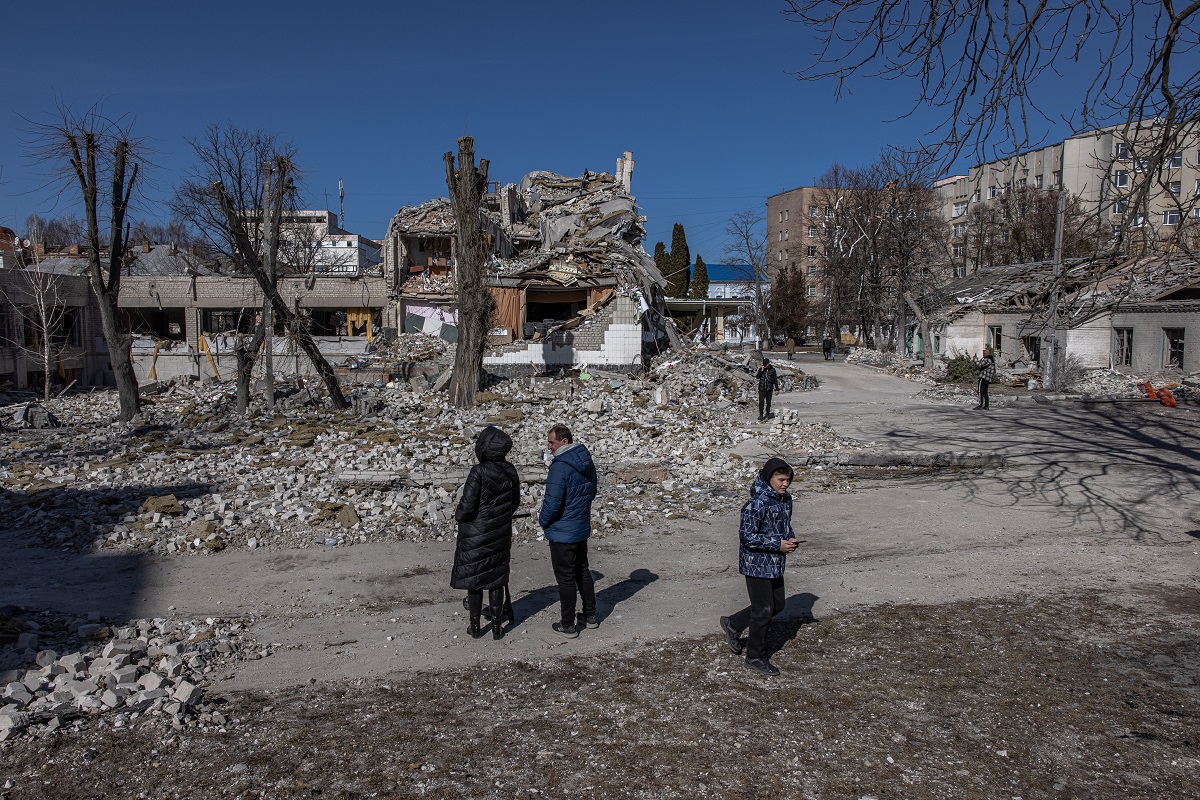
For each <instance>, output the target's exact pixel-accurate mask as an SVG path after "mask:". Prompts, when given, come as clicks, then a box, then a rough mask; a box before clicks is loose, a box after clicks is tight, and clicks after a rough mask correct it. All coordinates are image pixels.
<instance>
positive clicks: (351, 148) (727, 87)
mask: <svg viewBox="0 0 1200 800" xmlns="http://www.w3.org/2000/svg"><path fill="white" fill-rule="evenodd" d="M781 9H782V5H781V4H780V3H778V2H774V1H771V2H746V3H729V2H712V1H710V0H692V1H691V2H674V1H673V0H672V1H671V2H657V3H652V2H629V1H628V0H610V1H609V2H606V3H588V4H584V3H563V2H523V3H504V4H499V3H485V2H475V1H474V0H463V2H459V3H428V2H421V3H416V2H392V3H375V2H344V3H341V4H337V3H328V2H324V3H314V2H307V0H301V1H299V2H289V3H286V4H285V3H263V2H257V3H256V2H242V3H228V2H223V0H217V1H215V2H205V3H186V4H185V3H172V2H166V3H164V2H158V3H143V2H121V1H120V0H113V1H112V2H109V3H95V2H86V3H82V2H81V3H75V2H53V0H50V1H49V2H45V3H41V4H32V3H20V4H9V6H8V7H7V8H6V10H5V20H4V27H5V30H6V36H5V37H4V44H3V46H2V47H0V76H2V77H3V80H4V85H5V92H4V95H5V103H4V109H3V110H2V111H0V120H2V121H0V166H2V168H3V173H2V175H0V225H6V226H9V227H13V228H16V229H17V230H21V228H22V226H23V222H24V220H25V217H26V216H27V215H28V214H29V213H31V212H34V211H37V212H40V213H42V214H43V215H45V216H49V215H54V214H56V213H58V212H59V211H61V210H62V208H63V207H62V206H61V205H60V206H59V207H58V208H57V209H56V208H55V206H54V200H53V196H52V194H51V193H50V192H48V191H46V190H45V189H44V188H41V187H43V186H44V183H45V177H44V175H43V174H42V172H43V171H44V168H42V167H39V166H37V165H34V164H30V163H29V160H28V158H27V156H26V154H25V148H24V147H23V145H22V144H21V133H22V131H24V130H28V128H29V125H28V123H26V122H25V121H24V119H28V120H31V121H34V122H37V121H48V120H49V119H51V117H52V114H53V112H54V109H55V102H56V98H59V99H61V101H62V102H64V103H66V104H68V105H70V106H71V107H72V108H74V109H76V110H85V109H86V108H87V107H89V106H91V105H92V104H94V103H96V102H97V101H100V100H102V101H103V103H104V109H105V111H106V113H108V114H109V115H111V116H119V115H129V117H130V118H131V119H132V120H133V123H134V133H135V135H137V136H141V137H146V138H147V139H148V140H149V143H150V144H151V146H152V147H153V149H154V151H155V152H154V155H153V161H154V163H155V168H154V169H153V171H152V174H151V178H152V181H153V183H152V184H150V185H149V186H148V188H147V193H148V194H149V200H150V202H147V203H145V204H144V205H143V207H142V208H141V209H140V210H139V211H138V212H137V213H136V216H137V217H138V218H146V219H156V220H162V219H163V218H164V217H165V216H167V213H168V212H167V211H166V210H165V208H163V207H162V206H161V205H160V204H158V203H156V202H154V201H155V200H157V199H161V198H163V197H166V196H168V195H169V194H170V192H171V190H172V188H173V186H174V184H175V183H176V181H177V180H178V177H179V174H180V171H181V170H182V169H183V168H185V167H186V166H187V165H188V164H189V163H190V162H191V161H192V155H191V152H190V149H189V147H188V145H187V144H186V141H185V137H195V136H198V135H199V134H201V132H202V131H203V130H204V128H205V126H206V125H208V124H209V123H212V122H218V123H220V122H232V123H233V124H235V125H238V126H240V127H245V128H257V127H261V128H265V129H268V130H271V131H274V132H276V133H278V134H281V135H282V136H284V137H285V138H288V139H290V140H291V141H292V142H294V143H295V144H296V145H297V147H298V151H299V157H298V162H299V164H300V166H301V168H302V169H303V170H304V171H305V172H306V173H307V177H306V180H305V190H306V194H307V200H308V202H307V205H308V206H309V207H312V208H329V209H331V210H333V211H335V212H336V211H337V204H338V200H337V186H338V179H339V178H342V179H344V180H345V184H346V223H347V227H348V228H350V229H351V230H352V231H354V232H356V233H361V234H364V235H367V236H371V237H376V238H378V237H381V236H382V235H383V234H384V231H385V229H386V227H387V223H388V220H389V219H390V218H391V215H392V214H393V213H394V212H395V211H396V209H398V208H399V207H401V206H403V205H406V204H410V203H419V202H421V201H423V200H426V199H429V198H431V197H436V196H441V195H445V194H446V186H445V174H444V167H443V163H442V154H443V153H444V152H446V151H447V150H455V149H456V144H455V141H456V139H457V137H459V136H461V135H464V134H469V135H471V136H474V137H475V141H476V152H477V154H478V155H479V156H480V157H483V158H488V159H489V160H490V161H491V173H490V174H491V179H492V180H499V181H502V182H510V181H512V182H515V181H518V180H520V178H521V176H522V175H524V174H525V173H526V172H528V171H530V170H534V169H548V170H553V171H555V172H560V173H563V174H566V175H579V174H580V173H581V172H582V171H583V170H584V168H588V169H592V170H598V171H606V172H612V171H613V170H614V167H615V162H616V159H617V157H618V156H620V155H621V153H622V152H623V151H625V150H630V151H632V152H633V156H634V159H635V161H636V168H635V170H634V173H633V193H634V195H636V196H637V198H638V202H639V204H640V205H641V207H642V209H643V213H644V214H645V215H646V216H647V217H648V218H649V221H648V223H647V228H648V231H649V236H648V239H647V241H646V243H645V247H646V249H647V251H651V250H652V249H653V247H654V243H655V242H656V241H659V240H662V241H665V242H667V243H668V246H669V243H670V234H671V226H672V224H673V223H675V222H681V223H683V225H684V226H685V228H686V230H687V234H688V242H689V245H690V248H691V251H692V253H693V255H695V254H697V253H698V254H700V255H702V256H703V257H704V259H705V260H706V261H710V262H719V261H723V260H725V259H724V257H723V255H722V252H721V248H722V246H723V244H724V236H723V228H724V225H725V222H726V220H727V219H728V218H729V216H730V215H732V214H733V213H734V212H736V211H739V210H742V209H746V208H758V209H762V208H763V204H764V203H765V201H766V198H767V196H768V195H770V194H774V193H776V192H779V191H783V190H785V189H789V188H792V187H795V186H799V185H804V184H808V183H811V182H812V181H813V180H814V178H815V177H816V176H818V175H819V174H821V173H822V172H824V171H825V170H826V169H827V168H828V167H829V166H830V165H831V164H832V163H834V162H841V163H844V164H848V165H857V164H864V163H866V162H869V161H870V160H872V159H873V158H874V157H875V156H876V155H877V154H878V153H879V151H880V150H881V149H882V148H883V147H884V146H885V145H886V144H888V143H894V144H909V143H912V142H915V141H916V140H917V139H918V138H919V137H920V136H921V135H922V134H923V133H925V131H926V129H928V128H929V127H931V126H932V125H933V124H934V122H935V120H934V119H933V118H932V117H925V116H922V115H917V116H916V117H913V118H909V119H906V120H901V121H896V122H887V120H888V119H889V118H893V117H896V116H897V115H899V114H901V113H903V112H906V111H907V110H908V103H909V102H910V98H909V96H908V95H907V94H905V93H904V92H903V91H898V89H900V88H901V87H898V86H897V85H895V84H886V83H871V82H867V81H861V82H859V83H857V84H855V85H854V86H853V87H852V88H853V89H854V90H855V93H854V94H852V95H850V96H848V97H843V98H842V100H841V101H840V102H838V103H836V104H835V103H834V98H833V87H832V86H831V85H829V84H813V83H801V82H800V81H798V80H796V79H795V78H794V77H792V76H791V75H789V74H788V72H789V70H796V69H799V68H800V67H802V66H804V65H805V64H806V63H807V58H808V55H809V53H810V52H811V50H812V47H813V43H812V41H811V40H810V38H809V36H808V34H807V32H806V30H805V29H804V28H802V27H801V26H798V25H796V24H795V23H792V22H789V21H787V20H785V19H784V17H783V16H782V14H781ZM326 197H328V201H326Z"/></svg>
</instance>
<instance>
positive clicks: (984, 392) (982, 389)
mask: <svg viewBox="0 0 1200 800" xmlns="http://www.w3.org/2000/svg"><path fill="white" fill-rule="evenodd" d="M975 369H977V370H979V404H978V405H976V406H975V410H976V411H979V410H983V411H987V410H988V408H989V407H990V405H991V404H990V402H989V399H988V386H989V385H991V384H992V383H993V382H994V381H995V380H996V359H995V357H994V356H993V355H992V348H990V347H985V348H983V358H981V359H979V360H978V361H976V362H975Z"/></svg>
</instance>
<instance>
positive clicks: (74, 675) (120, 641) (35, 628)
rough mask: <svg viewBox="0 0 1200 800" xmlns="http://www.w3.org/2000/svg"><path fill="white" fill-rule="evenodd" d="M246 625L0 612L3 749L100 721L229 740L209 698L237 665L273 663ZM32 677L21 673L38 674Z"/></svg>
mask: <svg viewBox="0 0 1200 800" xmlns="http://www.w3.org/2000/svg"><path fill="white" fill-rule="evenodd" d="M248 626H249V622H248V621H247V620H224V619H216V618H209V619H205V620H203V621H187V620H184V621H180V620H169V619H139V620H134V621H132V622H130V623H128V624H126V625H123V626H121V627H112V626H109V625H106V624H104V623H103V622H101V621H100V619H99V615H98V614H89V615H88V617H87V618H86V619H71V618H65V617H60V616H56V615H51V614H50V612H41V613H35V612H25V611H22V610H20V609H13V608H8V609H4V610H3V611H0V642H7V644H6V646H5V647H4V649H3V650H0V686H2V687H3V696H2V697H0V741H4V740H6V739H9V738H11V737H13V736H15V735H17V734H19V733H21V732H22V731H25V730H27V729H32V730H33V731H37V732H51V731H56V730H59V729H61V728H63V727H64V726H67V725H73V726H74V727H79V726H81V725H83V724H84V723H85V721H87V720H88V719H92V718H101V719H103V720H104V721H105V722H106V723H107V724H111V725H112V727H114V728H123V727H132V726H134V725H139V724H147V723H149V724H168V723H169V724H170V725H171V726H172V727H174V728H175V729H176V730H182V729H183V728H185V727H200V728H209V727H212V728H213V729H217V730H222V731H223V730H224V729H225V728H224V726H225V725H226V724H227V722H228V720H227V719H226V716H225V714H223V713H222V711H221V710H220V709H221V706H222V702H221V701H219V700H217V699H213V698H207V697H206V696H205V689H206V687H208V686H209V685H210V683H211V682H212V680H213V679H214V678H216V677H218V676H219V674H220V673H225V672H228V670H229V669H231V668H232V666H233V665H234V664H236V663H237V662H239V661H246V660H256V659H259V658H264V657H266V656H268V655H270V654H271V652H272V648H271V647H261V646H260V645H259V644H258V643H257V642H255V641H254V639H253V638H251V637H250V635H249V634H248V632H247V629H248ZM34 664H36V666H31V667H29V668H27V669H22V668H20V666H21V665H34Z"/></svg>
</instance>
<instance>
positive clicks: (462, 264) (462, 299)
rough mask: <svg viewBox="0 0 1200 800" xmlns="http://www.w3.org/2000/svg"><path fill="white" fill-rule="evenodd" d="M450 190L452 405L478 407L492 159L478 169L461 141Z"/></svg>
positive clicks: (449, 165) (450, 170)
mask: <svg viewBox="0 0 1200 800" xmlns="http://www.w3.org/2000/svg"><path fill="white" fill-rule="evenodd" d="M445 161H446V186H447V187H449V189H450V203H451V205H453V207H454V220H455V226H456V227H457V234H458V253H457V256H458V258H457V264H456V266H457V272H458V349H457V351H456V352H455V355H454V372H453V373H452V377H451V379H450V402H451V403H453V404H454V405H455V406H457V407H459V408H474V407H475V395H476V394H477V393H478V392H479V388H480V381H481V379H482V376H483V350H484V348H485V347H486V346H487V332H488V328H489V327H490V325H491V320H492V313H493V312H494V311H495V309H496V300H495V298H493V297H492V294H491V292H489V291H488V290H487V286H485V285H484V271H483V270H484V262H485V259H486V258H487V242H486V240H485V239H484V236H483V230H482V228H481V227H480V224H479V206H480V203H481V202H482V200H483V195H484V193H485V192H487V174H488V161H487V159H486V158H483V159H480V160H479V166H478V167H476V166H475V140H474V139H473V138H471V137H470V136H463V137H461V138H460V139H459V140H458V168H457V169H456V168H455V166H454V153H446V155H445Z"/></svg>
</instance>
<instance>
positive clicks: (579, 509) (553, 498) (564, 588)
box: [538, 425, 600, 638]
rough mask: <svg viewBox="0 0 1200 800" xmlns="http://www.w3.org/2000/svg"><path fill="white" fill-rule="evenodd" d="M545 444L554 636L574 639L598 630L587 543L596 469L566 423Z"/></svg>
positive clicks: (543, 519) (543, 521) (543, 518)
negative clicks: (584, 630) (578, 607)
mask: <svg viewBox="0 0 1200 800" xmlns="http://www.w3.org/2000/svg"><path fill="white" fill-rule="evenodd" d="M546 446H547V448H549V450H550V453H551V454H552V455H553V456H554V460H553V461H551V462H550V473H549V474H548V475H547V476H546V497H545V499H544V500H543V501H542V510H541V513H540V514H538V524H539V525H541V526H542V528H543V529H544V530H545V532H546V539H547V541H549V542H550V564H551V565H552V566H553V567H554V579H555V580H556V581H558V600H559V605H560V607H561V608H560V610H561V612H562V620H561V621H560V622H556V623H554V625H553V626H552V627H553V628H554V632H555V633H558V634H561V635H563V636H566V637H569V638H574V637H576V636H578V635H579V629H580V628H581V627H583V626H584V625H586V626H587V627H589V628H596V627H599V625H600V621H599V620H598V619H597V617H596V585H595V583H594V582H593V581H592V568H591V567H590V566H589V565H588V556H587V540H588V537H589V536H591V534H592V500H593V499H594V498H595V497H596V465H595V464H593V463H592V454H591V453H589V452H588V449H587V448H586V447H584V446H583V445H581V444H576V443H575V441H574V439H573V438H572V437H571V430H570V429H569V428H568V427H567V426H566V425H555V426H554V427H553V428H551V429H550V431H549V432H548V433H547V434H546ZM576 589H578V591H579V595H580V596H581V597H582V598H583V613H582V614H580V615H579V617H580V618H579V622H578V624H576V619H575V593H576Z"/></svg>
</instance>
